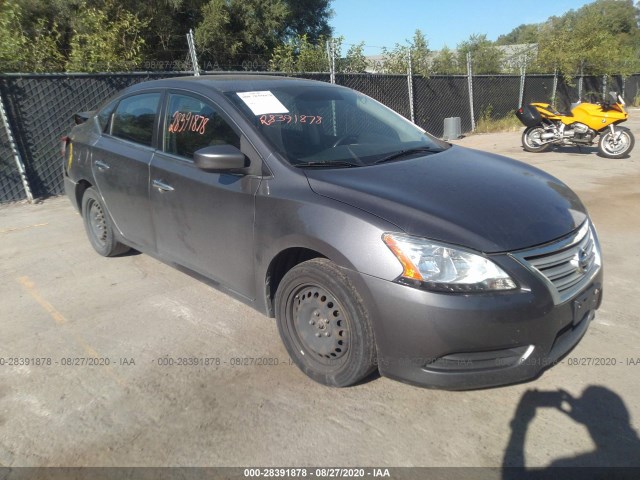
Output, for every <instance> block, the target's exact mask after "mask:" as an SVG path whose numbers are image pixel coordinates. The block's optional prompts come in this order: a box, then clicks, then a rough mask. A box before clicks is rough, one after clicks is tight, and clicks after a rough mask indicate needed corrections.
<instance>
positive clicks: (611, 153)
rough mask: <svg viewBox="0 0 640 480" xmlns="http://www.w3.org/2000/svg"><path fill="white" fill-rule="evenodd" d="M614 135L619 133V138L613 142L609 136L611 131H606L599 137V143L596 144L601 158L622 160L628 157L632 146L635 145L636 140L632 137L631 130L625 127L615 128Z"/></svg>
mask: <svg viewBox="0 0 640 480" xmlns="http://www.w3.org/2000/svg"><path fill="white" fill-rule="evenodd" d="M615 130H616V133H617V132H618V131H619V132H620V136H619V137H618V140H617V141H615V140H614V138H613V137H612V136H611V130H610V129H607V131H606V132H605V133H602V134H601V135H600V141H599V142H598V152H599V153H600V155H601V156H603V157H606V158H623V157H626V156H627V155H629V153H630V152H631V150H633V146H634V145H635V144H636V139H635V138H634V137H633V133H631V130H629V129H628V128H625V127H615Z"/></svg>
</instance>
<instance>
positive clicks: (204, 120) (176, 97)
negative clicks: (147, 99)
mask: <svg viewBox="0 0 640 480" xmlns="http://www.w3.org/2000/svg"><path fill="white" fill-rule="evenodd" d="M225 144H226V145H233V146H234V147H237V148H240V136H239V135H238V134H237V133H236V132H235V131H234V130H233V128H232V127H231V125H229V124H228V123H227V122H226V121H225V119H224V118H223V117H221V116H220V114H219V113H218V111H217V109H216V108H215V107H214V106H213V105H211V104H209V103H208V102H204V101H202V100H200V99H198V98H195V97H192V96H189V95H182V94H170V95H169V104H168V108H167V117H166V119H165V127H164V151H165V152H167V153H172V154H174V155H180V156H181V157H186V158H189V159H191V158H193V153H194V152H195V151H197V150H200V149H201V148H204V147H207V146H209V145H225Z"/></svg>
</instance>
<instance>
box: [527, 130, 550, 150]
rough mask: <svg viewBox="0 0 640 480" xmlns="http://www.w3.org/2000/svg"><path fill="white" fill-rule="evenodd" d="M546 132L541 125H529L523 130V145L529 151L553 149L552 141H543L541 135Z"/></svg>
mask: <svg viewBox="0 0 640 480" xmlns="http://www.w3.org/2000/svg"><path fill="white" fill-rule="evenodd" d="M543 133H545V131H544V128H542V127H541V126H540V125H536V126H534V127H528V128H527V129H526V130H525V131H524V132H522V147H523V148H524V149H525V150H526V151H527V152H533V153H540V152H546V151H547V150H549V149H551V147H552V145H551V143H543V140H542V138H541V135H542V134H543Z"/></svg>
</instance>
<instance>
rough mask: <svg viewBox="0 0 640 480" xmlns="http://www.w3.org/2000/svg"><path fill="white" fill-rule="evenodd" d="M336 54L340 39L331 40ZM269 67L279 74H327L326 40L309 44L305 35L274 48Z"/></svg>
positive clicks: (321, 39)
mask: <svg viewBox="0 0 640 480" xmlns="http://www.w3.org/2000/svg"><path fill="white" fill-rule="evenodd" d="M333 42H334V45H335V50H336V52H339V51H340V44H341V42H342V38H338V39H333ZM269 67H270V69H271V70H273V71H280V72H288V73H293V72H328V71H329V55H328V53H327V49H326V40H325V39H324V37H320V38H319V39H318V41H317V43H311V42H310V41H309V39H308V38H307V35H300V36H297V37H295V38H293V39H290V40H288V41H287V42H285V43H283V44H281V45H278V46H277V47H275V49H274V51H273V53H272V55H271V60H270V61H269Z"/></svg>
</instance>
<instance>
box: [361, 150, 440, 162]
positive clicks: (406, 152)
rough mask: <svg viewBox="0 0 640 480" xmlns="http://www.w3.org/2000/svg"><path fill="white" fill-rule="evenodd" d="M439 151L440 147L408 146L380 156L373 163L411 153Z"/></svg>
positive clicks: (387, 160)
mask: <svg viewBox="0 0 640 480" xmlns="http://www.w3.org/2000/svg"><path fill="white" fill-rule="evenodd" d="M423 152H424V153H440V152H442V149H440V148H433V147H416V148H408V149H407V150H400V151H399V152H395V153H392V154H391V155H387V156H386V157H382V158H381V159H380V160H378V161H376V162H374V165H377V164H379V163H385V162H389V161H391V160H395V159H397V158H400V157H405V156H407V155H413V154H415V153H423Z"/></svg>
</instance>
